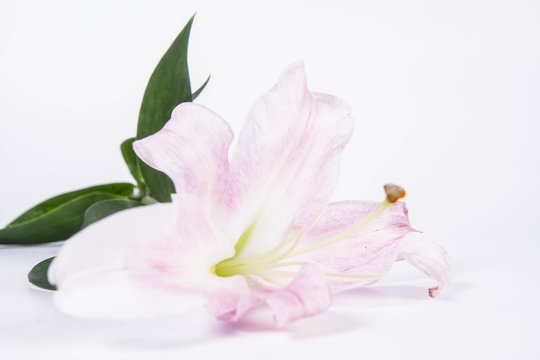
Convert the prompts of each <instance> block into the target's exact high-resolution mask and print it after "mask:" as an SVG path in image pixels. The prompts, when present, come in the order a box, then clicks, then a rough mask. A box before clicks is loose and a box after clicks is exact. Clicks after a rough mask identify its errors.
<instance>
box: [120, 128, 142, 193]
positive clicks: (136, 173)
mask: <svg viewBox="0 0 540 360" xmlns="http://www.w3.org/2000/svg"><path fill="white" fill-rule="evenodd" d="M135 140H136V139H135V138H129V139H127V140H125V141H124V142H123V143H122V144H121V145H120V151H122V156H123V157H124V161H125V163H126V165H127V167H128V169H129V172H130V173H131V175H132V176H133V178H134V179H135V181H136V182H137V187H138V188H139V190H140V191H141V192H144V191H145V189H146V185H145V184H144V179H143V176H142V173H141V167H140V165H139V161H138V158H137V155H136V154H135V151H133V142H134V141H135Z"/></svg>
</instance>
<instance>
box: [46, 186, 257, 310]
mask: <svg viewBox="0 0 540 360" xmlns="http://www.w3.org/2000/svg"><path fill="white" fill-rule="evenodd" d="M233 253H234V249H233V247H232V245H231V244H230V243H229V241H224V240H223V239H221V238H219V237H217V236H216V235H215V234H214V232H213V229H212V228H211V227H210V226H209V224H208V223H207V222H206V220H205V219H204V217H203V216H202V209H201V205H200V201H199V200H198V199H197V198H196V197H194V196H191V195H184V196H182V198H181V199H177V198H176V197H175V198H174V199H173V204H165V205H163V204H158V205H151V206H145V207H141V208H135V209H131V210H126V211H123V212H120V213H117V214H115V215H113V216H111V217H109V218H106V219H104V220H102V221H100V222H98V223H96V224H93V225H91V226H90V227H88V228H86V229H84V230H83V231H81V232H80V233H78V234H76V235H75V236H74V237H72V238H71V239H70V240H69V241H68V242H67V243H66V244H65V245H64V247H62V249H61V250H60V253H59V254H58V256H57V258H56V259H55V261H54V262H53V264H52V266H51V269H50V270H49V278H50V280H51V281H52V282H53V283H55V284H56V285H57V287H58V291H57V292H56V293H55V301H56V303H57V305H58V307H59V308H60V309H61V310H63V311H64V312H66V313H68V314H71V315H75V316H82V317H149V316H160V315H168V314H177V313H181V312H184V311H186V310H188V309H189V308H191V307H192V306H195V305H198V304H201V303H203V304H207V305H208V306H209V307H210V308H211V310H212V311H221V312H223V311H230V310H231V309H232V308H234V306H236V304H237V303H238V299H239V298H240V297H242V296H246V295H248V294H249V288H248V287H247V283H246V281H245V279H244V278H242V277H238V276H237V277H230V278H219V277H217V276H216V275H215V274H214V273H213V268H212V267H213V265H214V264H215V263H216V262H219V261H221V260H223V259H225V258H227V257H230V256H232V254H233Z"/></svg>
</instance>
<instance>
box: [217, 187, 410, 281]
mask: <svg viewBox="0 0 540 360" xmlns="http://www.w3.org/2000/svg"><path fill="white" fill-rule="evenodd" d="M384 190H385V192H386V199H385V200H384V201H383V202H382V203H381V204H380V205H379V206H378V207H377V208H376V209H374V210H373V211H372V212H371V213H369V214H368V215H367V216H366V217H364V218H363V219H362V220H360V221H359V222H357V223H355V224H353V225H351V226H350V227H348V228H346V229H345V230H344V231H342V232H341V233H339V234H337V235H334V236H332V237H330V238H329V239H327V240H324V241H321V242H319V243H317V244H314V245H312V246H309V247H304V248H301V249H297V245H298V243H299V242H300V240H301V239H302V238H303V237H304V235H305V234H306V232H307V231H308V230H309V229H310V228H311V227H312V226H313V225H314V224H315V223H316V222H317V220H318V219H319V216H320V215H321V214H320V213H319V214H317V215H316V216H314V217H313V218H312V219H311V220H310V221H309V222H308V223H307V224H306V225H304V227H302V229H300V230H299V231H297V232H296V233H295V234H293V231H292V229H293V225H294V222H295V219H294V218H293V220H292V221H291V223H290V224H289V227H288V229H287V231H286V233H285V236H284V237H283V239H282V240H281V242H280V243H279V244H278V245H277V246H276V247H275V248H273V249H271V250H269V251H266V252H264V253H262V254H258V255H253V256H248V257H244V258H238V257H237V255H238V253H239V251H240V250H241V249H242V248H243V247H244V246H245V245H246V242H247V241H248V239H249V238H250V236H251V233H252V232H253V228H254V227H255V224H252V225H250V226H249V227H248V229H247V230H246V231H245V232H244V233H243V234H242V235H241V236H240V238H239V239H238V241H237V243H236V246H235V251H236V254H235V255H234V256H233V257H231V258H228V259H225V260H223V261H221V262H220V263H218V264H216V265H215V266H214V272H215V274H216V275H218V276H221V277H229V276H235V275H243V276H246V275H255V276H258V277H260V278H262V279H265V280H268V279H269V278H270V277H272V278H274V277H280V276H286V277H291V276H294V275H295V274H296V273H297V271H284V270H276V269H280V268H291V267H299V266H302V265H303V264H304V262H303V261H298V260H297V261H294V259H293V258H295V257H297V256H299V255H303V254H306V253H310V252H313V251H315V250H319V249H321V248H324V247H327V246H330V245H333V244H335V243H337V242H339V241H342V240H344V239H346V238H348V237H350V236H351V235H353V234H354V233H356V232H357V231H359V230H360V229H361V228H362V227H364V226H365V225H366V224H368V223H369V222H371V221H373V220H374V219H376V218H377V217H379V216H380V215H381V214H382V213H383V212H384V211H385V210H386V209H388V208H389V207H390V205H391V204H392V203H395V202H396V201H398V200H399V199H401V198H402V197H404V196H405V190H403V188H401V187H399V186H397V185H391V184H387V185H385V186H384ZM326 275H327V276H328V277H330V278H335V279H339V278H341V279H342V280H346V281H351V280H369V279H367V277H365V276H363V277H362V279H356V278H359V277H358V276H354V275H346V274H326Z"/></svg>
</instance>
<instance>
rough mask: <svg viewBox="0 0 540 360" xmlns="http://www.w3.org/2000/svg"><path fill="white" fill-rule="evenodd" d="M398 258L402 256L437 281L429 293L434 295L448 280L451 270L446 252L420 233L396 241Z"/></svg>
mask: <svg viewBox="0 0 540 360" xmlns="http://www.w3.org/2000/svg"><path fill="white" fill-rule="evenodd" d="M396 252H397V254H398V259H400V258H403V259H405V260H407V261H408V262H409V263H411V265H413V266H415V267H416V268H418V269H419V270H420V271H422V272H423V273H425V274H426V275H427V276H429V277H431V278H433V279H435V280H436V281H437V286H435V287H432V288H430V289H429V295H430V296H431V297H435V296H437V295H438V293H439V291H440V290H441V289H442V288H443V287H444V286H445V285H446V283H448V281H450V275H451V272H452V269H451V266H450V262H449V259H448V254H447V253H446V251H445V250H444V249H443V248H442V247H441V246H440V245H438V244H437V243H435V242H433V241H430V240H429V239H428V238H427V236H426V235H424V234H422V233H410V234H407V235H405V237H404V238H403V239H401V240H400V241H399V242H398V245H397V247H396Z"/></svg>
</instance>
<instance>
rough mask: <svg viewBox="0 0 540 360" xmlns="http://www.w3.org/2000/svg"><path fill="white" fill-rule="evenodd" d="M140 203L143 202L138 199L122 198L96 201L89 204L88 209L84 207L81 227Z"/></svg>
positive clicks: (140, 204)
mask: <svg viewBox="0 0 540 360" xmlns="http://www.w3.org/2000/svg"><path fill="white" fill-rule="evenodd" d="M142 205H143V204H142V203H140V202H139V201H133V200H124V199H113V200H104V201H100V202H97V203H95V204H93V205H91V206H90V207H89V208H88V209H86V212H85V213H84V221H83V224H82V227H83V228H84V227H86V226H88V225H90V224H92V223H94V222H96V221H99V220H101V219H103V218H105V217H107V216H109V215H112V214H114V213H115V212H118V211H122V210H125V209H130V208H134V207H137V206H142Z"/></svg>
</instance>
